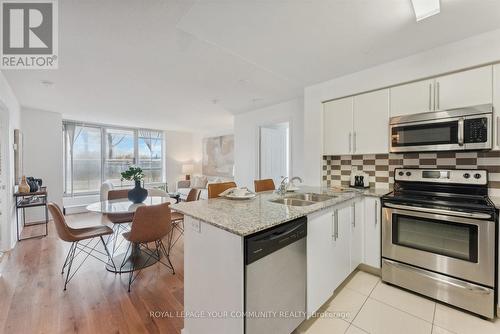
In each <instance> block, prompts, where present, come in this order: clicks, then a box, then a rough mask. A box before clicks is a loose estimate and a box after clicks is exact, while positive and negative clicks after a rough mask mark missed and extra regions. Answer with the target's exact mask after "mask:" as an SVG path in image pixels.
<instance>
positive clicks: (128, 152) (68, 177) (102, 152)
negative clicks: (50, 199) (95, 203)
mask: <svg viewBox="0 0 500 334" xmlns="http://www.w3.org/2000/svg"><path fill="white" fill-rule="evenodd" d="M63 136H64V152H63V154H64V193H65V195H66V196H73V195H83V194H95V193H98V192H99V188H100V186H101V184H102V182H104V181H105V180H109V181H111V182H112V183H113V184H114V185H115V186H118V187H119V186H122V185H123V186H124V185H129V184H130V183H131V182H129V181H123V182H122V181H121V180H120V178H121V175H120V173H121V172H122V171H124V170H125V169H127V168H128V167H129V166H130V165H134V164H135V165H138V166H139V167H141V168H142V169H143V170H144V174H145V178H144V182H145V183H146V184H154V183H160V182H163V179H164V178H163V174H164V173H163V132H161V131H155V130H147V129H127V128H119V127H109V126H101V125H94V124H92V125H87V124H81V123H76V122H71V121H64V122H63Z"/></svg>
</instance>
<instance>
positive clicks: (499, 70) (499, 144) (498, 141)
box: [493, 64, 500, 281]
mask: <svg viewBox="0 0 500 334" xmlns="http://www.w3.org/2000/svg"><path fill="white" fill-rule="evenodd" d="M493 91H494V92H498V93H496V94H493V148H494V149H498V148H500V128H499V126H498V125H499V124H500V119H499V118H500V115H499V112H498V111H499V110H500V64H497V65H495V66H493ZM499 261H500V260H499ZM499 276H500V275H499ZM499 281H500V277H499Z"/></svg>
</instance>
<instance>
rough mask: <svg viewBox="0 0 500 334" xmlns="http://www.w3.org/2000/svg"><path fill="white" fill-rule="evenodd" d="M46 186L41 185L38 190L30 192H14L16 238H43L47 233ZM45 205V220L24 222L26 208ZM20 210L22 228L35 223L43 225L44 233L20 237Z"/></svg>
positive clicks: (19, 239)
mask: <svg viewBox="0 0 500 334" xmlns="http://www.w3.org/2000/svg"><path fill="white" fill-rule="evenodd" d="M47 194H48V193H47V187H42V188H41V189H40V190H39V191H36V192H30V193H20V192H16V193H14V197H15V199H16V227H17V240H18V241H22V240H27V239H33V238H43V237H45V236H47V234H48V227H47V226H48V223H49V214H48V210H47ZM42 206H43V207H45V210H44V211H45V221H41V222H34V223H26V209H29V208H34V207H42ZM20 210H21V211H22V215H23V228H24V227H29V226H35V225H45V234H40V235H34V236H30V237H27V238H21V232H22V231H20V230H19V211H20Z"/></svg>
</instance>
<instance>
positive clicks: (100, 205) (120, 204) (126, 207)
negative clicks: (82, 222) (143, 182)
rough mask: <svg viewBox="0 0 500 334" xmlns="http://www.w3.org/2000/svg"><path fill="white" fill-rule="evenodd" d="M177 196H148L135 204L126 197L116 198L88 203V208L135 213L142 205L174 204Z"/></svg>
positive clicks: (89, 209)
mask: <svg viewBox="0 0 500 334" xmlns="http://www.w3.org/2000/svg"><path fill="white" fill-rule="evenodd" d="M175 202H176V200H175V198H170V197H161V196H148V198H146V200H145V201H144V202H142V203H139V204H134V203H132V202H131V201H129V200H128V199H126V198H123V199H114V200H111V201H103V202H97V203H92V204H89V205H87V210H88V211H92V212H99V213H104V214H106V213H133V212H135V210H137V208H138V207H140V206H145V205H156V204H162V203H170V204H174V203H175Z"/></svg>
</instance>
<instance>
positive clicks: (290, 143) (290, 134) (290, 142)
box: [254, 117, 294, 179]
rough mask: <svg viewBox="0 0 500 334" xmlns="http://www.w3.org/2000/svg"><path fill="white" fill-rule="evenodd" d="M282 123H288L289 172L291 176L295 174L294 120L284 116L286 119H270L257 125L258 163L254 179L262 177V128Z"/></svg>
mask: <svg viewBox="0 0 500 334" xmlns="http://www.w3.org/2000/svg"><path fill="white" fill-rule="evenodd" d="M282 123H288V151H289V152H288V174H289V176H292V175H293V163H292V161H293V149H294V145H293V139H292V138H293V121H292V118H291V117H290V118H288V117H287V118H284V119H276V120H274V121H269V122H263V123H260V124H258V125H257V127H256V138H257V140H256V147H257V149H256V152H257V157H256V159H255V161H256V165H255V177H254V179H260V178H261V173H260V172H261V171H260V160H261V159H260V154H261V142H260V135H261V128H265V127H271V126H272V125H276V124H282Z"/></svg>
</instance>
